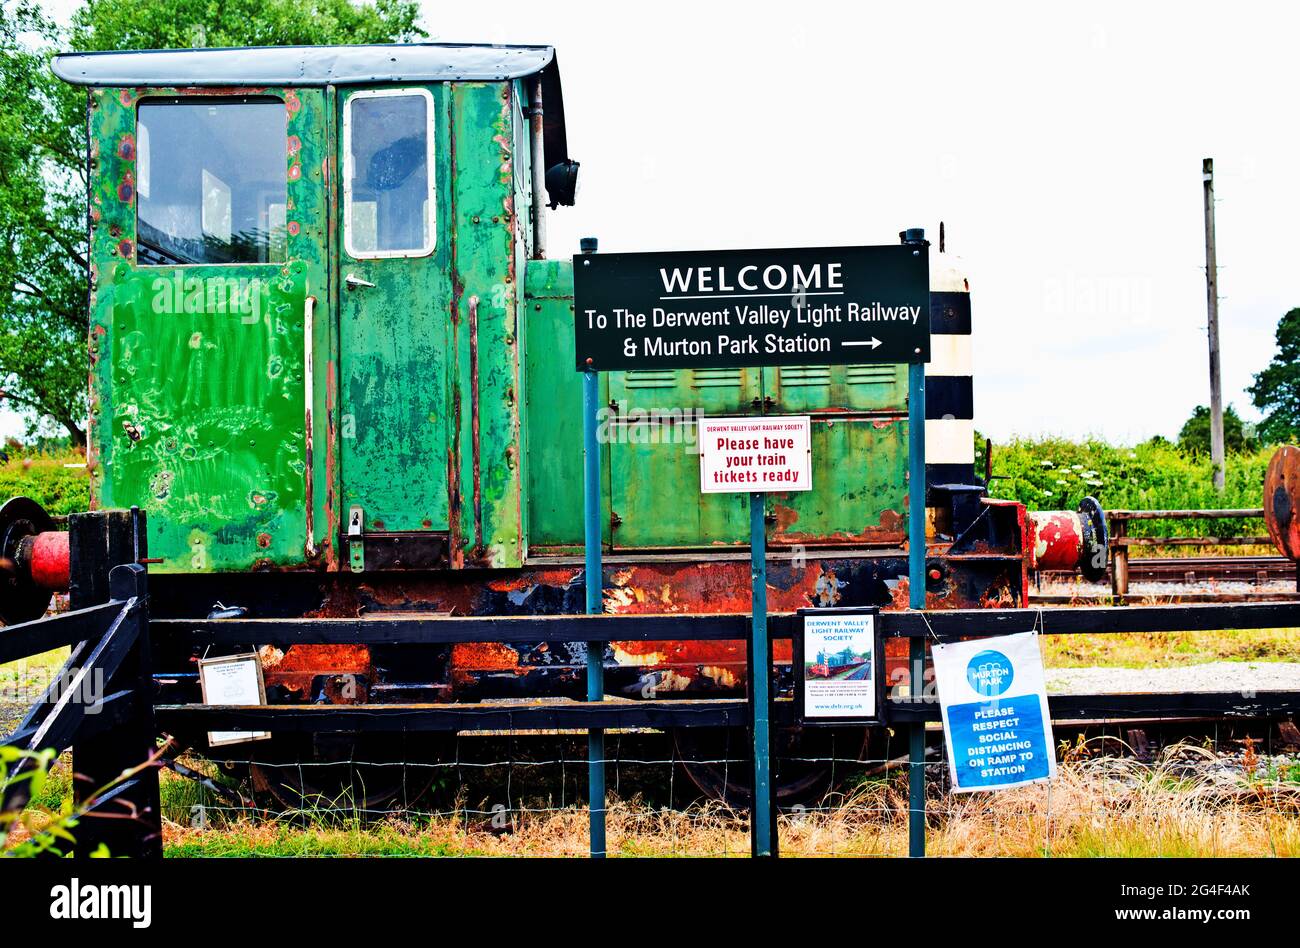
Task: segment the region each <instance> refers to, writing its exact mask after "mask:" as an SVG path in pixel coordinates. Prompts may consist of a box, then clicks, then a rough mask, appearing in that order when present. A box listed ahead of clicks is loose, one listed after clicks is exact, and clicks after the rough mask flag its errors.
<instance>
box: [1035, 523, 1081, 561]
mask: <svg viewBox="0 0 1300 948" xmlns="http://www.w3.org/2000/svg"><path fill="white" fill-rule="evenodd" d="M1029 527H1030V531H1031V533H1030V538H1031V541H1032V542H1031V544H1030V547H1029V549H1030V550H1031V551H1032V557H1033V558H1032V560H1031V566H1032V568H1034V569H1056V570H1072V569H1074V568H1075V567H1076V566H1077V565H1078V564H1079V559H1080V557H1081V556H1082V554H1083V519H1082V517H1080V516H1079V514H1078V513H1076V512H1074V511H1070V510H1043V511H1031V512H1030V513H1029Z"/></svg>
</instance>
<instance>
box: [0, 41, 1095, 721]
mask: <svg viewBox="0 0 1300 948" xmlns="http://www.w3.org/2000/svg"><path fill="white" fill-rule="evenodd" d="M54 68H55V71H56V72H57V73H58V75H59V76H61V77H62V78H64V79H65V80H67V81H68V82H71V83H75V84H78V85H82V86H85V87H87V91H88V97H87V105H88V107H87V123H88V128H89V154H88V155H87V164H88V180H89V203H88V226H89V230H90V265H89V271H90V272H89V274H88V277H89V322H90V344H89V351H90V365H91V369H90V393H91V416H90V439H89V440H90V449H89V453H88V458H87V461H88V468H89V474H90V477H91V495H92V498H93V503H94V505H96V506H98V507H103V508H110V507H126V506H138V507H140V508H141V509H142V510H144V511H146V512H147V522H148V547H149V559H150V561H151V563H152V564H153V565H152V566H151V573H152V587H151V588H152V594H153V599H154V605H153V608H154V612H155V614H157V615H163V616H175V617H188V616H203V615H206V614H207V613H208V610H209V609H211V608H215V607H216V604H218V603H220V604H225V606H233V607H235V608H237V609H238V610H239V611H241V612H245V613H246V614H248V615H252V616H264V617H276V616H303V615H332V616H343V615H347V616H367V615H381V614H391V613H393V612H441V613H448V614H460V615H489V614H516V615H518V614H541V613H555V612H581V611H582V604H583V589H584V584H585V581H586V580H585V577H584V576H583V571H582V563H581V557H580V554H581V545H582V523H583V519H582V486H581V485H582V476H581V471H582V439H581V414H580V405H581V384H580V380H579V378H578V377H577V375H576V373H575V372H574V371H573V364H574V354H573V346H574V336H573V278H572V271H573V268H572V264H571V263H570V262H569V261H562V260H548V259H546V258H545V249H546V241H545V234H546V227H545V224H546V214H547V209H548V207H549V208H555V207H558V206H560V205H570V204H572V203H573V201H574V194H575V190H576V177H577V167H578V166H577V163H576V162H574V161H573V160H572V159H571V158H570V156H569V154H568V149H567V142H566V136H565V114H564V105H563V98H562V92H561V86H560V76H559V70H558V65H557V61H556V56H555V52H554V50H553V49H552V48H550V47H546V46H469V45H443V44H419V45H400V46H356V47H337V48H315V47H313V48H257V49H205V50H173V51H148V52H109V53H86V54H70V55H64V56H60V57H58V58H57V59H56V60H55V63H54ZM945 261H946V256H945V255H937V259H936V260H935V262H934V264H933V265H932V273H934V274H935V277H934V281H935V283H934V286H933V295H932V314H933V323H934V325H935V327H936V328H935V331H936V332H940V333H942V332H947V333H948V334H949V335H950V336H951V338H950V339H949V340H947V342H948V343H950V344H946V345H943V346H937V347H936V352H937V353H940V354H941V355H942V354H943V353H948V355H947V356H943V358H947V359H948V360H949V361H950V362H951V363H952V364H953V365H957V366H958V367H957V368H956V369H952V370H951V371H948V370H944V369H943V367H942V366H938V365H932V366H931V367H930V369H931V375H932V376H933V377H932V378H931V379H930V384H932V385H935V386H936V389H935V391H936V397H935V398H934V399H932V400H933V401H934V403H935V404H936V405H937V406H938V407H937V409H936V412H937V413H936V414H934V415H932V416H931V417H932V419H933V421H927V428H928V427H929V425H931V424H934V425H935V431H934V433H933V434H932V435H931V436H930V437H929V438H928V440H929V443H930V444H932V445H934V446H936V447H935V450H937V451H941V452H944V456H936V457H935V458H932V459H930V460H932V462H933V463H932V464H931V465H930V467H929V482H930V483H929V484H928V485H927V496H928V505H929V507H930V513H931V518H930V520H931V522H930V524H929V533H930V538H931V543H930V546H929V551H928V553H929V561H928V564H927V595H928V599H929V602H930V604H931V605H932V606H933V607H935V608H945V607H963V606H965V607H969V606H978V605H990V604H991V605H1023V604H1024V602H1025V598H1026V592H1027V582H1028V574H1029V571H1031V570H1032V569H1035V568H1039V567H1050V566H1067V567H1073V566H1076V565H1078V566H1081V567H1083V568H1084V569H1085V570H1090V571H1095V569H1096V567H1097V563H1098V556H1099V555H1100V556H1101V564H1102V568H1103V569H1104V546H1105V536H1104V532H1105V531H1104V521H1102V520H1101V519H1100V511H1099V509H1098V508H1096V507H1095V505H1093V506H1092V507H1088V508H1086V509H1083V510H1081V511H1080V512H1056V513H1052V514H1027V513H1026V511H1025V509H1024V507H1023V506H1022V505H1020V504H1016V503H1011V502H1001V501H991V500H989V499H988V498H987V496H986V491H985V489H984V485H983V484H982V482H981V481H980V480H979V479H978V478H976V477H975V474H974V470H973V466H972V462H973V453H972V452H973V446H972V442H971V434H972V430H973V422H971V421H970V418H971V417H972V415H971V414H970V411H969V403H970V394H969V389H970V378H969V375H970V371H969V364H968V358H969V332H970V329H969V322H970V320H969V295H968V293H967V292H966V291H967V287H966V285H965V281H964V278H963V277H962V276H961V275H960V274H959V273H957V272H956V271H955V270H954V269H953V267H952V266H951V265H950V264H949V263H947V262H945ZM944 326H949V327H950V328H949V329H946V330H945V329H944V328H943V327H944ZM963 335H964V337H965V340H964V345H965V348H964V349H963V348H962V347H961V343H962V340H961V339H960V338H958V337H961V336H963ZM962 352H964V353H965V357H964V358H965V360H966V362H965V368H964V369H963V368H961V363H962V361H963V356H961V355H960V354H954V353H962ZM946 371H947V374H945V372H946ZM963 373H964V381H963ZM954 380H955V382H956V388H955V391H957V393H958V395H957V396H956V402H955V403H959V402H964V404H965V411H964V413H961V410H960V409H956V411H958V412H959V413H958V414H957V416H956V417H955V418H954V416H953V412H952V411H950V410H948V409H945V408H944V405H945V404H946V402H945V399H944V398H943V397H941V396H942V395H943V392H944V390H945V389H944V386H945V385H948V383H951V382H953V381H954ZM600 384H601V386H602V396H601V397H602V401H603V402H605V403H607V404H608V406H609V410H608V412H607V417H606V418H605V419H604V424H605V427H604V433H605V434H606V435H607V438H606V441H607V445H608V446H607V449H606V450H605V451H604V452H603V455H604V463H605V470H604V472H603V477H604V489H603V491H602V501H603V503H604V504H605V509H604V511H603V514H604V523H605V538H604V539H605V544H606V556H605V560H604V562H605V569H606V573H605V576H604V577H603V588H604V602H605V606H606V609H607V610H608V611H611V612H630V613H635V612H645V613H652V612H745V611H747V610H748V608H749V604H748V592H747V590H748V562H747V557H746V553H745V544H746V542H747V538H748V513H747V509H746V506H745V505H746V498H745V496H744V495H725V494H710V495H703V494H700V493H699V491H698V489H697V478H698V458H697V455H696V454H694V453H693V452H692V451H691V450H690V449H689V447H690V443H691V441H692V430H691V428H692V425H693V423H694V422H693V419H694V418H695V417H697V413H703V414H706V415H720V414H723V415H742V414H760V413H770V414H782V413H798V414H808V415H811V416H812V418H813V423H814V424H813V434H812V437H813V455H812V456H813V459H814V460H813V464H814V467H813V472H812V473H813V476H812V481H813V485H814V486H813V490H811V491H808V492H806V493H792V494H788V495H782V494H780V493H774V494H771V495H770V496H769V500H768V503H769V505H770V506H769V510H768V516H767V521H768V531H769V536H768V545H769V548H770V549H772V550H773V551H774V552H773V557H772V559H773V562H772V567H771V571H770V578H769V582H770V585H771V589H770V593H769V599H770V603H771V608H773V609H774V610H793V609H796V608H803V607H808V606H829V605H869V604H877V605H884V606H890V605H893V604H895V603H898V604H902V605H905V604H906V601H907V589H906V586H907V564H906V552H905V550H904V549H903V547H904V544H905V542H906V537H907V516H908V514H907V495H908V491H909V489H911V488H910V486H909V484H908V483H907V457H906V454H907V450H906V445H907V425H908V422H907V404H906V402H907V384H906V371H905V368H904V367H902V366H894V365H849V366H825V365H804V366H786V367H783V368H772V369H701V370H694V371H690V370H679V371H666V370H643V371H628V372H614V373H609V374H607V375H602V377H601V383H600ZM963 385H964V391H965V396H964V399H963V398H962V397H961V394H960V393H961V392H962V390H963ZM955 403H954V404H955ZM953 421H956V422H957V426H956V427H952V426H951V425H950V424H949V423H950V422H953ZM26 509H27V508H24V510H26ZM25 516H26V520H24V521H23V522H24V523H26V524H27V527H25V528H22V529H18V528H15V527H14V523H15V522H17V520H18V519H19V518H18V515H17V513H15V512H14V510H12V509H11V512H10V515H9V521H11V522H10V523H8V524H7V525H6V524H3V523H0V536H3V537H5V538H6V539H5V540H4V543H7V544H9V546H8V547H7V548H6V549H0V556H10V557H11V559H13V560H15V561H16V562H18V563H19V564H20V567H21V569H22V571H23V576H24V577H25V578H24V582H25V583H26V584H27V585H26V586H24V587H23V591H24V596H25V598H22V597H17V594H16V593H14V592H13V591H12V590H11V592H10V599H11V602H10V606H9V611H8V612H7V613H6V614H7V615H8V616H9V618H11V619H12V618H21V617H23V616H22V615H21V613H22V612H23V611H24V610H26V611H27V612H29V613H30V612H32V611H39V610H40V609H43V607H44V604H45V602H47V601H48V588H47V587H48V586H50V585H52V584H57V580H56V581H53V582H52V581H51V580H49V579H48V577H49V576H51V575H65V574H66V570H63V571H62V573H60V570H59V569H58V568H55V569H53V570H51V569H50V568H49V563H48V562H44V561H46V560H48V559H49V558H50V557H54V558H55V559H57V558H58V557H59V556H60V555H62V556H65V557H66V550H67V546H66V543H65V544H63V545H62V546H60V545H59V544H58V543H57V541H56V542H53V543H51V542H50V541H49V538H48V537H47V536H46V535H47V534H48V533H50V531H49V530H48V529H45V527H46V526H47V525H45V524H44V523H43V522H42V521H41V518H40V516H35V515H31V514H30V511H28V512H27V513H26V514H25ZM3 519H4V515H3V514H0V520H3ZM6 526H7V527H8V532H7V533H6V532H5V528H6ZM42 537H45V539H44V540H42V539H41V538H42ZM41 551H44V552H41ZM60 551H62V552H60ZM43 562H44V565H42V563H43ZM58 565H60V564H56V567H57V566H58ZM33 577H36V578H35V579H33ZM42 577H45V578H42ZM15 603H19V604H20V605H21V607H22V608H18V607H17V606H15ZM250 644H252V645H256V643H250ZM159 648H160V654H161V655H163V656H166V657H167V658H169V659H170V660H171V661H173V662H174V663H175V665H176V667H178V668H183V667H184V666H185V663H186V662H187V661H188V660H189V659H190V658H191V657H192V656H191V654H190V652H189V651H188V647H187V646H186V645H185V643H161V644H160V645H159ZM371 651H372V650H370V649H366V648H363V647H340V646H311V647H309V646H300V647H294V648H291V649H289V650H288V651H287V652H285V653H278V654H276V655H275V656H274V657H271V658H266V659H265V672H266V678H267V683H268V686H269V688H270V691H271V694H272V696H273V699H274V700H280V701H316V700H378V701H382V700H385V695H386V694H388V693H396V692H398V691H400V693H401V694H402V695H404V696H406V697H407V698H409V697H410V696H411V694H412V693H413V692H416V693H420V694H424V695H425V696H426V697H431V698H433V699H436V700H470V699H474V700H482V699H491V698H496V697H511V696H519V695H537V694H572V695H578V694H581V689H582V680H583V679H582V664H583V661H584V658H583V654H582V653H581V650H580V649H579V648H576V647H572V648H570V647H567V645H566V643H555V646H554V647H552V648H549V649H515V648H512V647H509V646H506V645H502V644H499V643H486V644H484V645H481V646H480V645H457V646H454V647H451V648H450V649H447V650H445V651H439V650H433V651H435V652H437V654H433V655H427V654H426V655H424V656H423V657H422V658H420V659H419V660H418V661H415V662H414V663H413V664H412V663H409V662H408V663H407V664H402V663H401V662H398V661H396V660H392V659H391V658H390V657H388V656H383V657H382V659H381V657H377V656H376V655H373V654H371ZM376 651H377V650H376ZM776 659H777V662H778V663H779V664H784V663H788V661H789V655H788V652H787V653H786V654H784V655H783V654H781V653H780V652H778V654H777V656H776ZM606 666H607V669H608V674H607V681H608V687H609V691H610V693H612V694H627V695H629V696H631V697H636V696H637V694H639V693H640V692H642V691H643V690H644V686H645V683H646V682H647V681H650V682H652V683H653V685H654V691H655V693H656V694H657V695H658V696H659V697H661V698H662V697H664V696H671V695H674V694H699V693H701V692H710V693H713V692H726V691H734V690H736V689H740V688H742V687H743V676H744V667H745V662H744V643H743V642H730V643H718V642H698V643H613V645H612V646H611V648H610V650H609V652H608V653H607V655H606ZM340 674H346V675H356V676H360V677H361V678H362V679H363V680H364V681H365V682H366V684H367V687H366V688H364V689H362V692H361V694H362V697H361V698H356V697H352V698H348V699H340V698H338V696H337V694H336V693H335V692H332V691H331V690H330V689H329V687H328V683H329V681H330V680H331V676H337V675H340ZM169 680H171V681H176V680H179V679H176V678H173V679H169Z"/></svg>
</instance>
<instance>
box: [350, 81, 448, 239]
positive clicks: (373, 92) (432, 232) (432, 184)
mask: <svg viewBox="0 0 1300 948" xmlns="http://www.w3.org/2000/svg"><path fill="white" fill-rule="evenodd" d="M393 96H422V97H423V98H424V103H425V107H424V115H425V118H426V120H427V122H428V128H427V130H426V132H425V136H426V137H425V167H426V168H427V170H428V183H429V194H428V204H427V207H428V210H427V212H426V216H427V218H428V225H429V237H428V240H427V242H426V244H425V246H423V247H419V248H416V249H413V250H371V251H358V250H356V249H355V248H353V246H352V103H353V102H355V101H357V100H358V99H380V98H389V97H393ZM433 136H434V121H433V95H432V93H430V92H429V90H428V89H420V88H417V87H414V86H402V87H399V88H396V89H362V90H359V91H357V92H354V93H352V94H351V95H350V96H348V97H347V99H346V100H345V101H344V103H343V247H344V249H345V250H346V251H347V253H348V256H349V257H351V258H352V259H353V260H378V259H383V258H394V257H427V256H429V255H430V254H431V253H433V249H434V247H435V246H437V243H438V231H437V223H438V208H437V203H436V196H437V180H438V176H437V167H436V166H435V165H434V160H433V159H434V137H433Z"/></svg>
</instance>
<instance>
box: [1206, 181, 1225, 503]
mask: <svg viewBox="0 0 1300 948" xmlns="http://www.w3.org/2000/svg"><path fill="white" fill-rule="evenodd" d="M1201 180H1202V182H1204V185H1205V304H1206V307H1207V309H1208V313H1209V337H1210V463H1211V464H1212V465H1213V467H1214V489H1215V490H1217V491H1220V492H1222V491H1223V385H1222V383H1221V381H1220V379H1219V266H1218V263H1217V262H1216V259H1215V255H1214V159H1213V158H1206V159H1204V160H1202V162H1201Z"/></svg>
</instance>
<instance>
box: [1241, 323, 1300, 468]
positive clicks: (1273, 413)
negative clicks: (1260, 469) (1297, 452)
mask: <svg viewBox="0 0 1300 948" xmlns="http://www.w3.org/2000/svg"><path fill="white" fill-rule="evenodd" d="M1249 391H1250V396H1251V399H1252V400H1253V401H1254V403H1255V407H1256V408H1258V409H1259V410H1260V411H1262V412H1264V415H1265V418H1264V423H1263V424H1262V425H1260V436H1261V437H1262V438H1263V440H1264V442H1265V443H1271V444H1278V443H1281V442H1285V441H1294V440H1296V438H1297V436H1298V435H1300V309H1293V310H1291V311H1290V312H1288V313H1287V314H1286V315H1284V316H1283V317H1282V318H1281V319H1280V320H1279V321H1278V324H1277V354H1276V355H1274V356H1273V361H1272V362H1270V363H1269V365H1268V368H1266V369H1265V370H1264V371H1263V372H1260V373H1259V374H1258V375H1256V376H1255V384H1254V385H1252V386H1251V387H1250V389H1249Z"/></svg>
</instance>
